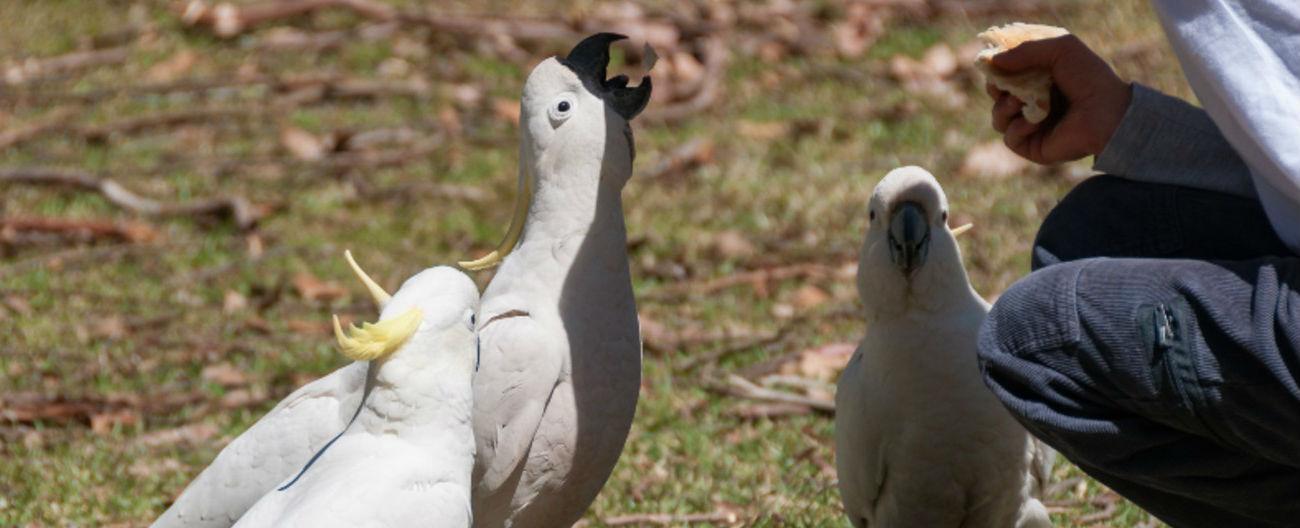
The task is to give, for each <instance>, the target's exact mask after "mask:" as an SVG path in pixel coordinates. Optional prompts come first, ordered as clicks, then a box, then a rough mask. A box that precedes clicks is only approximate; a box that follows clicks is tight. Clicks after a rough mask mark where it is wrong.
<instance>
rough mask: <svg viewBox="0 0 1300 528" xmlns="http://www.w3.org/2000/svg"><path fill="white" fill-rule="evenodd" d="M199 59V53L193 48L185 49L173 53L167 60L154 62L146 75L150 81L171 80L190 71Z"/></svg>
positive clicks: (163, 81)
mask: <svg viewBox="0 0 1300 528" xmlns="http://www.w3.org/2000/svg"><path fill="white" fill-rule="evenodd" d="M198 60H199V55H198V54H197V53H194V51H193V50H189V49H183V50H180V51H178V52H176V53H173V54H172V56H171V57H169V58H167V60H164V61H162V62H159V63H157V64H154V65H153V66H152V67H150V68H149V71H146V72H145V74H144V76H145V79H147V80H149V81H150V82H156V83H165V82H171V81H174V80H176V79H179V78H180V77H181V76H183V75H185V74H186V73H189V71H190V69H191V68H193V67H194V64H195V63H197V62H198Z"/></svg>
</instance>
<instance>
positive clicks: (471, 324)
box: [465, 312, 477, 332]
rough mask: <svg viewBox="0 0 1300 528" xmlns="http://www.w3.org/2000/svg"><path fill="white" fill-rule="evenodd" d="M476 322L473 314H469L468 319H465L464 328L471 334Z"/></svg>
mask: <svg viewBox="0 0 1300 528" xmlns="http://www.w3.org/2000/svg"><path fill="white" fill-rule="evenodd" d="M476 320H477V318H476V317H475V316H474V312H469V317H468V318H466V319H465V327H466V328H469V330H470V331H471V332H473V331H474V323H475V322H476Z"/></svg>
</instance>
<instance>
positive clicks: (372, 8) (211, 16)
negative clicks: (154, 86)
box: [181, 0, 397, 38]
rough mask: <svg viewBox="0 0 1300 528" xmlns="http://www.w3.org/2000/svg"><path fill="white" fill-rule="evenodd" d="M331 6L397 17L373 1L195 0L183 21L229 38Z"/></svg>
mask: <svg viewBox="0 0 1300 528" xmlns="http://www.w3.org/2000/svg"><path fill="white" fill-rule="evenodd" d="M327 8H346V9H349V10H351V11H353V12H355V13H357V14H359V15H361V16H364V17H366V18H370V19H372V20H385V21H386V20H393V19H394V18H396V16H397V12H396V10H394V9H393V8H392V7H389V6H387V5H384V4H380V3H376V2H371V1H369V0H281V1H279V2H266V3H261V4H253V5H244V6H235V5H233V4H228V3H220V4H217V5H215V6H209V5H208V3H207V2H204V1H202V0H192V1H191V2H189V3H188V4H185V6H184V10H183V12H182V13H181V21H182V22H184V23H185V24H186V25H191V26H193V25H205V26H210V27H211V28H212V30H213V32H215V33H216V34H217V36H220V37H224V38H229V37H233V36H235V35H238V34H240V33H242V32H244V30H245V29H248V28H251V27H253V26H257V25H261V24H264V23H266V22H271V21H275V20H282V19H286V18H293V17H296V16H299V15H302V14H306V13H310V12H312V11H317V10H320V9H327Z"/></svg>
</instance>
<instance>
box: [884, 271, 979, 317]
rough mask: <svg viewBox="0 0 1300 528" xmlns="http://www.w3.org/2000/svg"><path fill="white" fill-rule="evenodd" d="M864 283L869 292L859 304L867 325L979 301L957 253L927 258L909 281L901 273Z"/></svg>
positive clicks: (957, 309) (951, 309) (965, 307)
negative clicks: (953, 256)
mask: <svg viewBox="0 0 1300 528" xmlns="http://www.w3.org/2000/svg"><path fill="white" fill-rule="evenodd" d="M890 271H891V272H892V270H890ZM886 273H888V272H886ZM866 286H867V291H868V292H869V293H870V295H868V294H867V293H863V295H862V299H863V303H862V304H863V310H864V314H865V316H866V319H867V322H868V324H870V323H881V322H889V321H894V320H899V319H902V318H909V317H913V318H915V317H919V318H932V317H936V316H942V315H944V314H948V313H953V312H958V313H960V312H965V311H968V310H972V309H975V308H976V307H980V306H982V303H983V301H982V300H981V298H980V296H979V294H978V293H976V292H975V289H974V288H973V287H971V284H970V280H969V279H968V278H967V276H966V269H965V268H964V267H962V265H961V261H960V256H958V257H957V258H956V259H931V261H930V262H927V263H926V265H925V267H923V268H922V269H920V270H918V271H917V273H916V274H915V275H914V276H913V277H912V278H911V279H910V280H909V279H904V278H903V277H902V276H901V275H900V276H897V277H895V276H890V277H888V280H875V281H871V283H870V284H867V285H866Z"/></svg>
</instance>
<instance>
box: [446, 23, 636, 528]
mask: <svg viewBox="0 0 1300 528" xmlns="http://www.w3.org/2000/svg"><path fill="white" fill-rule="evenodd" d="M622 38H624V37H623V36H621V35H614V34H609V33H600V34H597V35H593V36H591V37H588V38H587V39H585V40H583V41H582V42H580V43H579V44H578V45H577V46H575V47H574V48H573V50H572V51H570V52H569V54H568V55H567V56H565V57H564V58H554V57H552V58H549V59H546V60H544V61H542V62H541V63H540V64H538V65H537V66H536V67H535V68H534V69H533V71H532V73H531V74H529V76H528V80H527V82H526V83H525V84H524V94H523V100H522V104H521V105H520V110H521V111H520V128H521V137H520V145H519V196H518V198H517V200H516V203H515V213H514V216H513V219H512V220H511V224H510V228H509V230H508V231H507V234H506V238H505V240H504V241H503V242H502V243H501V245H500V247H499V248H498V249H497V250H496V251H493V252H492V253H490V254H489V255H488V256H487V257H484V258H482V259H479V260H477V261H473V262H464V263H462V264H461V265H462V266H463V267H466V268H469V269H481V268H485V267H489V266H492V265H496V264H498V263H499V264H500V269H499V270H498V271H497V273H496V275H495V276H494V277H493V279H492V281H491V283H490V284H488V286H487V288H486V290H485V291H484V292H483V299H482V305H481V308H480V310H479V317H478V335H479V341H480V344H481V349H482V367H481V368H480V370H479V372H478V374H477V376H476V377H475V379H474V433H475V439H476V441H477V447H478V454H477V457H478V458H477V461H476V463H475V465H474V525H475V526H480V527H498V526H514V527H526V526H542V527H556V526H570V525H572V524H573V523H574V522H576V521H577V520H578V519H579V518H580V517H581V516H582V514H583V512H584V511H586V509H587V507H588V506H589V505H590V504H591V503H592V501H593V500H595V498H596V495H597V493H599V491H600V489H601V488H602V487H603V486H604V484H605V481H606V480H607V479H608V478H609V475H610V473H611V471H612V470H613V468H614V464H615V463H616V462H617V461H618V457H619V454H620V453H621V452H622V450H623V443H624V441H625V440H626V439H627V433H628V430H629V429H630V427H631V425H632V417H633V415H634V414H635V412H636V403H637V393H638V391H639V389H640V384H641V339H640V333H639V327H638V323H637V317H636V302H635V301H634V299H633V298H632V282H631V276H630V273H629V269H628V260H627V231H626V228H625V227H624V223H623V205H622V198H621V192H622V189H623V186H624V184H626V183H627V181H628V179H629V178H631V176H632V158H633V152H634V149H633V144H632V131H631V128H630V127H629V125H628V122H629V121H630V120H631V119H632V118H634V117H635V116H636V115H637V114H638V113H640V112H641V110H642V109H643V108H645V106H646V103H647V102H648V101H649V99H650V78H649V77H643V78H642V79H641V81H640V83H639V85H637V86H635V87H629V86H628V79H627V77H625V76H618V77H614V78H611V79H606V78H605V69H606V65H607V63H608V62H609V46H610V44H611V43H613V42H614V41H617V40H619V39H622Z"/></svg>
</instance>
